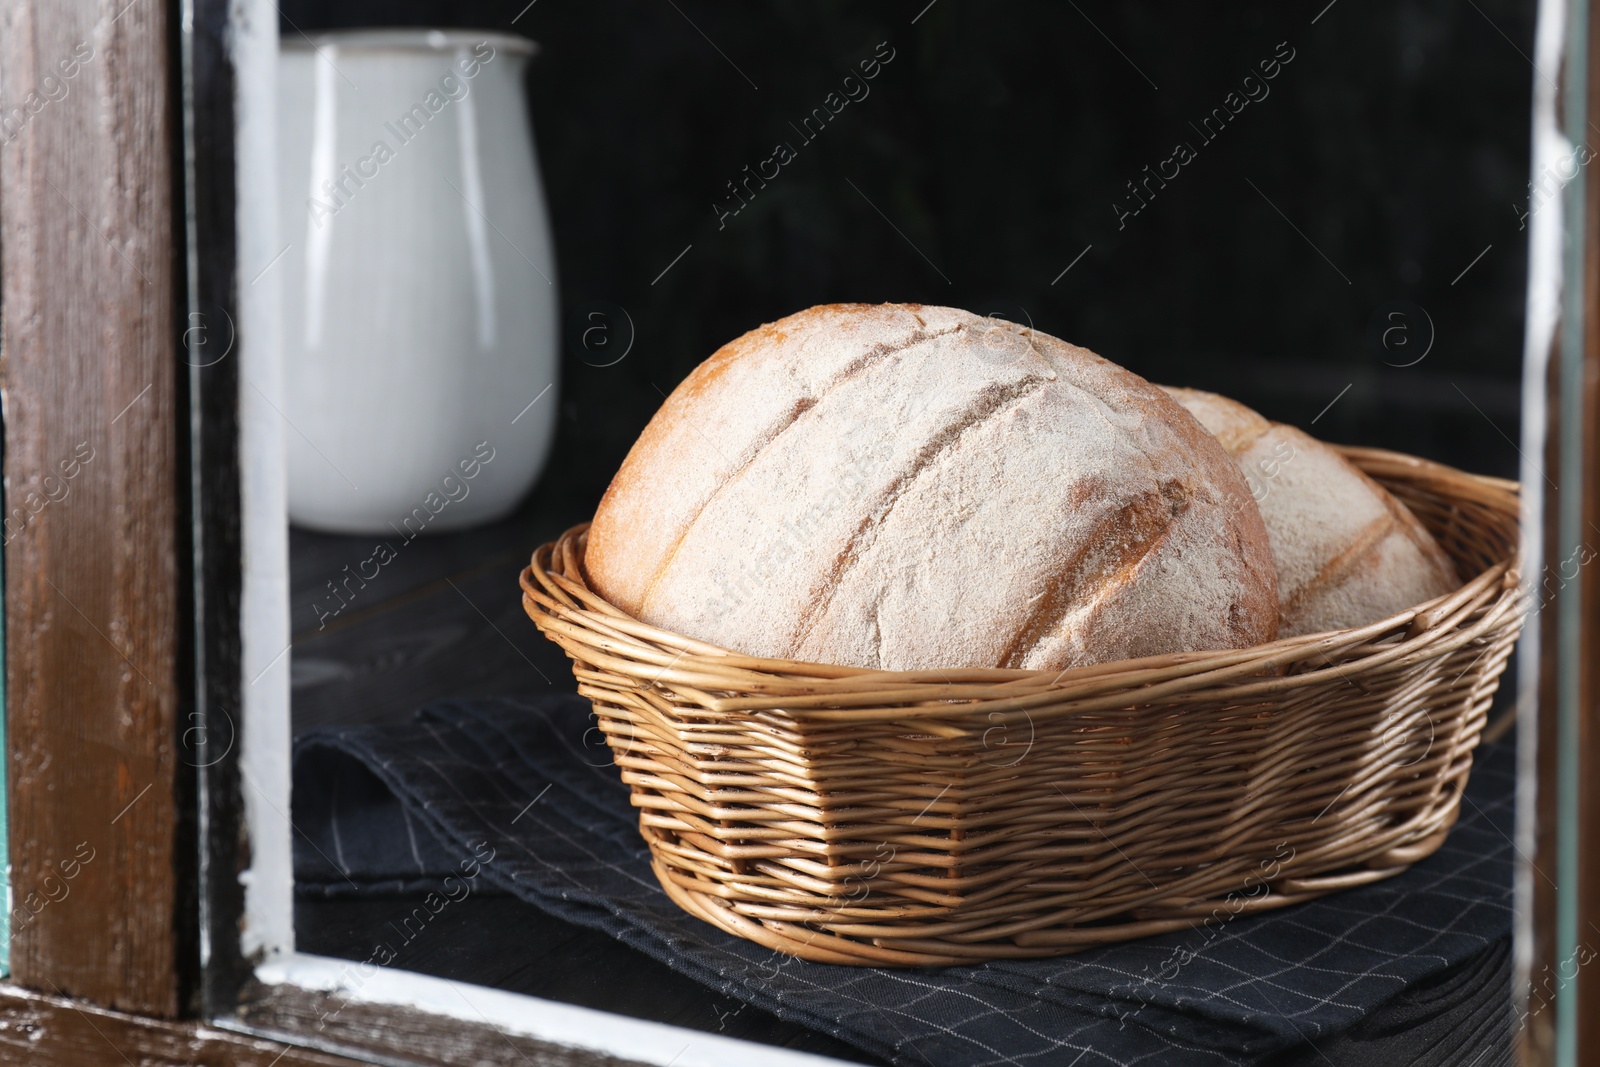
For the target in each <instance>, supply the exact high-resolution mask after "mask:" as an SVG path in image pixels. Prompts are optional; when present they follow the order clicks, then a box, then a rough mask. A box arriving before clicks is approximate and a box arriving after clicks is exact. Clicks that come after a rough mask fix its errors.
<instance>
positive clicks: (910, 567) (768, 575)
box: [585, 304, 1277, 670]
mask: <svg viewBox="0 0 1600 1067" xmlns="http://www.w3.org/2000/svg"><path fill="white" fill-rule="evenodd" d="M585 567H586V570H587V574H588V578H589V580H590V582H591V583H592V584H593V586H594V588H595V589H596V590H597V591H598V592H599V593H600V594H601V595H603V596H604V597H606V598H607V599H608V600H609V601H610V602H611V603H613V604H615V605H616V606H618V607H620V608H622V609H623V610H625V611H627V612H629V613H630V614H632V615H634V616H635V617H637V618H640V619H642V620H644V621H646V622H649V623H651V624H653V625H656V626H660V627H663V628H665V629H669V630H673V631H675V632H678V633H682V634H685V635H687V636H690V637H694V638H698V639H700V640H704V641H708V642H711V643H713V644H717V645H721V646H723V647H726V648H730V649H733V650H736V651H739V652H743V653H746V654H750V655H757V656H768V657H777V658H785V659H799V660H806V661H810V662H823V663H834V664H840V665H849V666H859V667H869V668H882V669H887V670H923V669H942V668H969V667H1024V668H1035V669H1059V668H1064V667H1070V666H1078V665H1082V664H1089V663H1097V662H1103V661H1107V660H1115V659H1122V658H1128V657H1137V656H1145V655H1154V654H1158V653H1165V652H1175V651H1179V650H1191V649H1194V650H1198V649H1217V648H1238V647H1246V646H1249V645H1253V644H1257V643H1259V642H1262V641H1266V640H1270V639H1272V638H1273V637H1274V636H1275V634H1276V630H1277V611H1276V604H1277V592H1276V584H1275V583H1276V578H1275V572H1274V570H1273V567H1272V558H1271V553H1270V549H1269V547H1268V543H1267V536H1266V530H1265V527H1263V525H1262V523H1261V517H1260V515H1259V513H1258V512H1257V511H1256V508H1255V505H1254V504H1252V503H1251V501H1250V494H1249V489H1248V487H1247V486H1246V484H1245V480H1244V478H1243V477H1242V476H1241V475H1240V472H1239V468H1238V466H1237V465H1236V464H1235V463H1234V462H1233V461H1232V460H1231V459H1230V458H1229V456H1228V454H1227V453H1226V452H1225V451H1224V450H1223V449H1222V448H1221V447H1220V446H1219V445H1218V443H1217V441H1216V439H1215V438H1213V437H1212V436H1211V435H1210V434H1208V433H1206V432H1205V429H1204V428H1203V427H1202V426H1201V425H1200V424H1199V423H1198V422H1196V421H1195V420H1194V419H1193V418H1192V417H1190V416H1189V415H1188V414H1187V413H1186V412H1185V411H1184V410H1183V408H1182V407H1180V406H1179V405H1178V404H1177V403H1175V402H1174V401H1172V400H1171V398H1169V397H1168V396H1167V395H1166V394H1165V393H1163V392H1162V391H1161V390H1160V389H1159V388H1157V387H1155V386H1153V385H1151V384H1150V383H1149V382H1146V381H1145V380H1144V379H1142V378H1140V377H1138V376H1136V375H1134V374H1132V373H1130V372H1128V371H1126V370H1123V369H1122V368H1121V367H1118V366H1116V365H1115V364H1113V363H1110V362H1108V361H1106V360H1104V359H1101V358H1100V357H1099V356H1097V355H1095V354H1094V353H1092V352H1089V351H1087V350H1085V349H1082V348H1077V347H1075V346H1073V345H1069V344H1066V343H1065V342H1063V341H1059V340H1057V339H1056V338H1054V337H1050V336H1048V335H1046V334H1042V333H1038V332H1036V331H1032V330H1028V329H1024V328H1022V327H1019V326H1015V325H1013V324H1011V323H1009V322H1004V321H1001V320H996V319H984V318H980V317H978V316H976V315H972V314H970V313H968V312H965V311H958V310H955V309H953V308H943V307H923V306H920V305H915V304H908V305H894V304H889V305H864V304H833V305H826V306H822V307H814V308H811V309H810V310H807V311H802V312H800V313H798V314H795V315H790V316H789V317H788V318H785V319H781V320H779V321H777V322H774V323H769V324H768V325H765V326H762V327H760V328H759V329H756V330H752V331H751V332H749V333H747V334H745V335H744V336H743V337H740V338H739V339H737V340H735V341H732V342H730V343H729V344H727V345H725V346H723V347H722V348H721V349H720V350H719V351H718V352H716V353H715V354H714V355H713V356H712V357H711V358H710V359H708V360H706V361H705V362H704V363H702V364H701V365H700V366H699V367H697V368H696V369H695V370H694V371H693V372H692V373H691V374H690V375H689V376H688V378H686V379H685V380H684V381H683V383H682V384H681V385H679V386H678V388H677V389H675V390H674V391H673V393H672V395H671V396H670V397H668V398H667V400H666V403H664V404H663V405H662V406H661V409H660V410H659V411H658V412H657V413H656V415H655V417H654V418H653V419H651V421H650V424H649V425H648V426H646V427H645V430H644V432H643V434H641V435H640V437H639V440H638V442H637V443H635V445H634V446H633V450H632V451H631V452H630V453H629V454H628V458H627V459H626V461H625V462H624V463H623V464H622V468H621V469H620V470H619V471H618V472H617V475H616V477H615V479H613V481H612V483H611V487H610V488H609V489H608V490H607V491H606V494H605V498H604V499H603V500H602V501H601V503H600V507H599V509H598V511H597V512H596V514H595V517H594V523H593V525H592V526H591V528H590V531H589V538H588V546H587V549H586V552H585Z"/></svg>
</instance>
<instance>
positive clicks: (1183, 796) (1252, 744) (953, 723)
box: [522, 448, 1525, 966]
mask: <svg viewBox="0 0 1600 1067" xmlns="http://www.w3.org/2000/svg"><path fill="white" fill-rule="evenodd" d="M1342 451H1343V452H1344V454H1345V455H1346V456H1347V457H1348V458H1349V459H1351V460H1352V461H1354V462H1355V463H1356V464H1357V465H1358V466H1360V467H1362V468H1363V469H1364V470H1366V471H1367V473H1369V474H1370V475H1372V476H1373V477H1374V478H1376V479H1377V480H1378V481H1380V482H1382V483H1383V484H1385V485H1386V486H1387V487H1388V488H1389V489H1390V490H1391V491H1393V492H1394V493H1395V494H1396V495H1397V496H1398V497H1399V498H1400V499H1401V500H1402V501H1404V502H1405V503H1406V504H1407V505H1409V506H1410V507H1411V509H1412V510H1413V511H1414V512H1415V513H1416V514H1417V515H1418V517H1419V518H1421V519H1422V521H1423V522H1424V523H1425V524H1426V525H1427V526H1428V528H1429V529H1430V530H1431V531H1432V532H1433V534H1434V536H1435V537H1437V538H1438V540H1439V543H1440V544H1441V545H1442V546H1443V548H1444V549H1445V551H1447V552H1448V553H1449V554H1450V555H1451V557H1452V558H1453V559H1454V560H1455V561H1456V564H1457V566H1458V567H1459V568H1460V571H1461V574H1462V576H1463V577H1465V578H1469V579H1470V580H1468V581H1467V582H1466V584H1465V585H1463V586H1462V587H1461V588H1460V589H1459V590H1457V591H1456V592H1455V593H1453V594H1451V595H1449V596H1447V597H1443V598H1440V599H1438V600H1434V601H1430V602H1428V603H1426V604H1423V605H1420V606H1419V607H1417V608H1414V609H1412V610H1410V611H1406V612H1403V613H1401V614H1399V615H1396V616H1394V617H1392V618H1389V619H1385V620H1383V621H1382V622H1377V623H1373V624H1372V625H1369V626H1364V627H1361V628H1359V629H1354V630H1343V631H1334V632H1331V633H1326V634H1317V635H1309V636H1303V637H1295V638H1288V639H1285V640H1281V641H1277V642H1275V643H1273V644H1269V645H1262V646H1259V647H1256V648H1251V649H1244V650H1239V651H1225V652H1202V653H1185V654H1179V655H1169V656H1161V657H1153V658H1149V659H1143V660H1136V661H1126V662H1121V663H1108V664H1102V665H1099V666H1094V667H1087V668H1079V669H1075V670H1071V671H1067V672H1064V673H1055V672H1042V671H1021V670H950V671H923V672H900V673H893V672H885V671H869V670H861V669H858V668H848V667H836V666H825V665H819V664H811V663H798V662H790V661H782V660H768V659H755V658H752V657H748V656H741V655H737V654H734V653H731V652H727V651H724V650H722V649H719V648H716V647H714V646H711V645H707V644H704V643H702V642H699V641H694V640H691V639H689V638H686V637H683V636H680V635H677V634H673V633H668V632H665V631H662V630H659V629H657V628H655V627H652V626H648V625H645V624H644V623H642V622H639V621H637V620H635V619H632V618H630V617H628V616H627V615H625V614H624V613H623V612H621V611H619V610H617V609H616V608H614V607H612V606H611V605H609V604H607V603H606V602H605V601H604V600H602V599H601V598H600V597H598V596H597V595H596V594H595V593H593V592H592V591H591V590H590V589H589V588H588V586H587V585H586V583H585V580H584V575H583V566H582V562H583V547H584V530H585V527H582V526H580V527H577V528H575V529H573V530H569V531H568V532H567V533H566V534H565V535H563V536H562V538H561V539H560V540H559V541H557V542H555V543H554V544H551V545H544V546H542V547H541V548H539V549H538V550H537V551H536V552H535V553H534V556H533V562H532V565H531V566H530V567H529V568H527V569H526V570H524V571H523V573H522V588H523V604H524V606H525V607H526V609H527V612H528V614H529V615H530V616H531V617H532V618H533V620H534V622H535V623H537V624H538V626H539V628H540V629H541V630H542V631H543V632H544V633H545V635H546V636H548V637H549V638H550V639H551V640H553V641H556V642H557V643H558V644H560V645H561V646H562V648H564V649H565V650H566V652H567V654H568V655H569V656H570V657H571V658H572V660H573V671H574V673H575V674H576V675H577V679H578V686H579V691H580V692H581V693H582V694H583V695H584V696H585V697H587V698H588V699H589V700H590V701H591V702H592V703H593V705H594V710H595V713H596V715H597V717H598V719H599V724H600V727H601V729H602V730H603V731H604V733H605V736H606V739H607V742H608V743H609V745H610V747H611V750H612V752H613V754H614V757H615V761H616V764H617V766H618V767H619V768H620V770H621V772H622V777H623V780H624V781H625V782H627V783H628V784H629V785H630V786H631V787H632V790H633V802H634V804H635V805H636V806H638V807H639V808H640V809H641V814H640V829H641V832H642V833H643V835H644V838H645V840H646V841H647V842H648V843H649V846H650V851H651V854H652V858H653V863H654V868H655V872H656V875H657V877H658V878H660V880H661V884H662V886H663V887H664V888H665V889H666V891H667V893H668V894H669V895H670V896H671V897H672V899H673V900H674V901H676V902H677V903H678V904H679V905H680V906H682V907H683V908H685V909H686V910H687V911H689V912H691V913H692V914H694V915H697V916H699V917H700V918H702V919H704V920H706V921H707V922H710V923H714V924H715V925H717V926H720V927H722V928H723V929H725V930H728V931H731V932H732V933H735V934H738V935H740V936H742V937H746V938H749V939H750V940H752V941H756V942H759V943H761V944H762V945H766V946H768V947H770V948H773V949H777V950H779V951H781V952H785V953H790V954H793V955H795V956H800V957H803V958H805V959H809V960H817V961H822V962H828V963H850V964H874V965H880V966H882V965H889V966H896V965H901V966H920V965H942V964H953V963H970V962H974V961H978V960H985V959H996V958H1002V957H1022V956H1047V955H1058V954H1061V953H1066V952H1071V951H1074V950H1076V949H1081V948H1084V947H1086V946H1090V945H1096V944H1104V943H1106V942H1112V941H1121V940H1127V939H1130V938H1136V937H1143V936H1146V935H1149V934H1153V933H1158V932H1161V931H1165V930H1171V929H1175V928H1179V927H1184V926H1190V925H1194V924H1196V923H1199V922H1205V921H1208V920H1215V919H1220V918H1224V917H1226V916H1229V915H1234V914H1239V913H1244V912H1253V911H1259V910H1262V909H1266V908H1274V907H1280V906H1283V905H1286V904H1293V903H1296V902H1298V901H1302V900H1307V899H1310V898H1312V897H1315V896H1318V895H1320V894H1323V893H1327V892H1330V891H1333V890H1337V889H1343V888H1345V887H1348V886H1355V885H1361V884H1363V883H1366V882H1372V881H1376V880H1378V879H1381V878H1386V877H1388V876H1390V875H1393V874H1396V873H1398V872H1399V871H1401V870H1403V869H1404V868H1405V867H1407V866H1408V865H1410V864H1412V863H1414V862H1416V861H1417V860H1418V859H1421V858H1422V857H1424V856H1426V855H1428V854H1429V853H1431V852H1432V851H1433V850H1434V849H1436V848H1438V847H1439V845H1440V843H1441V842H1442V841H1443V840H1444V837H1445V835H1446V834H1447V833H1448V832H1449V830H1450V827H1451V826H1452V825H1453V824H1454V822H1455V819H1456V815H1457V809H1458V806H1459V803H1460V794H1461V790H1462V788H1463V787H1464V786H1465V784H1466V779H1467V775H1468V773H1469V771H1470V770H1471V767H1472V751H1473V748H1474V747H1475V746H1476V745H1477V743H1478V737H1479V734H1480V732H1481V731H1482V729H1483V727H1484V720H1485V715H1486V713H1487V710H1488V708H1489V704H1490V701H1491V699H1492V698H1493V695H1494V691H1495V687H1496V684H1497V682H1498V679H1499V676H1500V673H1501V671H1502V669H1503V668H1504V666H1505V662H1506V659H1507V657H1508V656H1509V655H1510V653H1511V648H1512V645H1513V643H1514V642H1515V640H1516V637H1517V630H1518V627H1519V625H1520V623H1521V619H1522V615H1523V605H1524V603H1525V596H1524V594H1523V592H1522V590H1521V588H1520V584H1519V578H1520V576H1519V573H1518V567H1517V554H1518V531H1517V515H1518V500H1517V486H1516V484H1515V483H1512V482H1506V481H1501V480H1498V479H1491V478H1483V477H1476V476H1473V475H1469V474H1464V473H1461V472H1459V471H1455V470H1452V469H1450V468H1448V467H1444V466H1440V465H1438V464H1434V463H1429V462H1426V461H1423V460H1419V459H1414V458H1411V457H1408V456H1401V455H1397V454H1394V453H1389V452H1380V451H1377V450H1370V449H1353V448H1347V449H1343V450H1342Z"/></svg>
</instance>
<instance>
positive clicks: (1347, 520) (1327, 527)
mask: <svg viewBox="0 0 1600 1067" xmlns="http://www.w3.org/2000/svg"><path fill="white" fill-rule="evenodd" d="M1165 388H1166V390H1167V392H1169V393H1171V394H1172V395H1173V396H1174V397H1175V398H1177V400H1178V402H1179V403H1181V404H1182V405H1183V406H1184V407H1186V408H1188V409H1189V411H1190V412H1192V413H1193V414H1194V416H1195V417H1196V418H1197V419H1199V420H1200V422H1201V423H1202V424H1204V426H1205V427H1206V429H1208V430H1210V431H1211V432H1212V433H1213V434H1215V435H1216V438H1217V440H1219V441H1221V442H1222V445H1223V447H1224V448H1226V449H1227V450H1228V451H1229V453H1231V454H1232V455H1233V456H1234V458H1235V459H1237V460H1238V461H1239V465H1240V466H1241V467H1242V468H1243V469H1244V471H1245V474H1246V477H1247V478H1248V479H1249V480H1250V483H1251V488H1252V492H1253V494H1254V496H1255V498H1256V502H1257V504H1258V505H1259V506H1260V508H1261V516H1262V518H1263V519H1265V520H1266V524H1267V535H1268V537H1269V538H1271V541H1272V557H1273V560H1274V561H1275V562H1276V564H1277V567H1278V609H1279V612H1280V618H1279V631H1280V633H1281V635H1282V636H1284V637H1293V636H1297V635H1299V634H1313V633H1322V632H1323V631H1326V630H1339V629H1344V628H1347V627H1353V626H1365V625H1366V624H1367V623H1369V622H1377V621H1378V620H1379V619H1384V618H1388V617H1389V616H1390V615H1394V614H1396V613H1398V612H1401V611H1404V610H1406V609H1407V608H1411V607H1415V606H1416V605H1418V604H1420V603H1422V602H1423V601H1426V600H1432V599H1433V598H1434V597H1438V596H1443V595H1444V594H1446V593H1448V592H1451V591H1452V590H1454V589H1455V588H1457V587H1458V586H1459V585H1460V584H1461V583H1460V580H1459V579H1458V578H1457V576H1456V569H1455V566H1454V565H1453V564H1452V563H1451V562H1450V557H1449V556H1447V555H1445V553H1444V550H1443V549H1441V548H1440V547H1439V545H1438V543H1437V542H1436V541H1434V539H1433V536H1432V535H1431V534H1429V533H1428V531H1427V529H1426V528H1425V527H1423V525H1422V523H1420V522H1418V521H1417V517H1416V516H1415V515H1413V514H1411V512H1410V511H1409V510H1407V508H1406V506H1405V505H1404V504H1402V503H1400V501H1398V500H1396V499H1395V498H1394V497H1393V496H1392V495H1390V493H1389V492H1388V490H1386V489H1384V488H1383V486H1381V485H1379V484H1378V483H1377V482H1375V481H1373V480H1372V479H1371V478H1369V477H1367V476H1366V475H1365V474H1363V473H1362V472H1361V471H1360V470H1358V469H1357V468H1356V467H1355V466H1354V465H1353V464H1352V463H1350V462H1349V461H1348V460H1346V459H1345V458H1344V457H1343V456H1341V455H1339V453H1338V452H1335V451H1334V450H1333V449H1331V448H1329V447H1328V446H1327V445H1325V444H1323V443H1322V442H1321V441H1318V440H1317V439H1316V438H1314V437H1311V436H1310V435H1309V434H1305V433H1302V432H1301V431H1299V430H1297V429H1295V428H1294V427H1293V426H1285V425H1283V424H1282V423H1277V422H1270V421H1268V420H1267V419H1265V418H1263V417H1261V416H1260V415H1259V414H1257V413H1256V412H1255V411H1253V410H1252V409H1250V408H1247V407H1245V406H1244V405H1243V404H1240V403H1238V402H1237V401H1234V400H1229V399H1228V398H1227V397H1223V396H1218V395H1217V394H1216V393H1206V392H1202V391H1200V390H1198V389H1178V388H1173V387H1171V386H1167V387H1165Z"/></svg>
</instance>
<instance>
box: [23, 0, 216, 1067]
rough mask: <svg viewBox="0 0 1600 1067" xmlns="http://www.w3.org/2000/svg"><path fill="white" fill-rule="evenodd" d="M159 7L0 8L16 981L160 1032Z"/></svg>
mask: <svg viewBox="0 0 1600 1067" xmlns="http://www.w3.org/2000/svg"><path fill="white" fill-rule="evenodd" d="M172 10H173V8H172V7H171V6H170V5H168V4H166V3H163V2H161V0H139V2H136V3H131V4H130V3H127V0H102V2H98V3H90V4H58V3H53V2H47V0H0V113H3V115H4V121H5V123H6V130H5V135H4V137H3V138H0V140H3V141H4V143H3V145H0V188H3V189H4V196H3V198H0V229H3V232H4V241H3V242H0V277H3V300H4V306H5V322H4V337H3V348H4V352H5V364H4V376H5V388H6V412H5V414H6V425H5V476H6V488H7V500H6V504H7V506H8V508H9V509H10V511H9V514H8V516H7V521H8V525H7V537H6V577H7V589H6V612H7V628H6V629H7V633H6V637H7V656H6V660H7V689H8V697H9V700H8V704H9V707H8V711H9V713H10V715H9V719H10V723H9V733H10V742H11V744H10V749H9V752H10V759H11V764H10V769H11V772H12V775H11V782H10V800H11V820H12V824H11V825H12V834H11V861H12V877H13V884H14V886H15V894H16V900H17V902H18V904H19V906H20V909H21V910H19V911H14V912H13V916H12V922H13V942H12V945H13V947H12V969H13V974H14V975H15V976H16V979H17V980H18V981H19V982H21V983H23V984H26V985H29V986H32V987H35V988H39V989H47V990H61V991H63V992H66V993H70V994H72V995H75V996H82V997H86V998H89V999H91V1000H93V1001H95V1002H97V1003H100V1004H103V1005H107V1006H111V1007H116V1008H122V1009H127V1010H130V1011H137V1012H143V1013H149V1014H153V1015H162V1016H172V1015H175V1014H177V1013H178V1012H179V1011H180V1010H182V1008H183V1006H184V1001H185V997H186V995H187V988H188V977H189V973H190V969H189V966H188V960H189V958H190V957H192V952H191V951H190V949H189V947H188V946H191V945H192V944H193V938H192V936H190V934H189V931H190V929H191V928H192V927H193V925H194V909H193V907H192V906H191V902H190V900H189V899H188V897H187V895H186V893H187V890H186V888H184V887H187V886H190V885H192V883H193V872H192V863H191V862H190V856H191V855H192V852H193V850H192V848H190V847H188V845H186V844H185V845H180V840H179V836H180V830H179V826H180V820H181V817H182V813H183V811H184V810H185V808H186V805H185V803H184V802H183V786H182V784H181V781H180V778H181V775H180V771H181V769H182V768H181V763H180V761H179V759H178V756H177V752H176V747H177V746H176V741H177V738H178V729H177V726H178V722H179V714H180V707H181V703H182V700H181V696H180V693H181V689H182V686H181V684H180V681H179V677H180V675H179V672H180V670H181V669H183V668H182V667H180V665H181V664H184V663H185V661H186V642H185V638H184V636H183V624H182V623H181V622H180V620H181V618H182V614H183V607H182V599H183V598H182V590H183V584H182V581H181V566H180V562H179V561H180V559H182V558H184V557H183V554H184V553H185V552H186V549H185V548H184V547H183V546H181V545H180V542H179V522H180V510H181V507H180V502H179V498H178V492H177V489H178V482H177V427H178V425H179V416H178V410H179V395H178V381H177V368H178V366H179V365H180V364H179V360H178V359H177V358H176V355H177V342H178V336H179V331H178V330H177V329H176V323H175V319H174V309H175V304H176V295H177V292H176V287H175V283H174V277H175V270H174V266H175V264H174V249H175V247H176V243H175V241H174V227H175V225H176V221H175V219H174V209H173V197H174V192H173V190H174V168H173V135H172V120H173V116H174V114H175V110H174V101H173V85H172V70H173V68H172V66H171V65H170V62H169V41H170V39H171V38H170V29H171V25H170V21H169V20H170V15H171V12H172ZM85 857H89V858H87V859H86V858H85ZM69 864H70V865H72V866H71V871H70V873H69V870H68V867H67V866H66V865H69ZM80 1062H88V1061H80Z"/></svg>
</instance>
